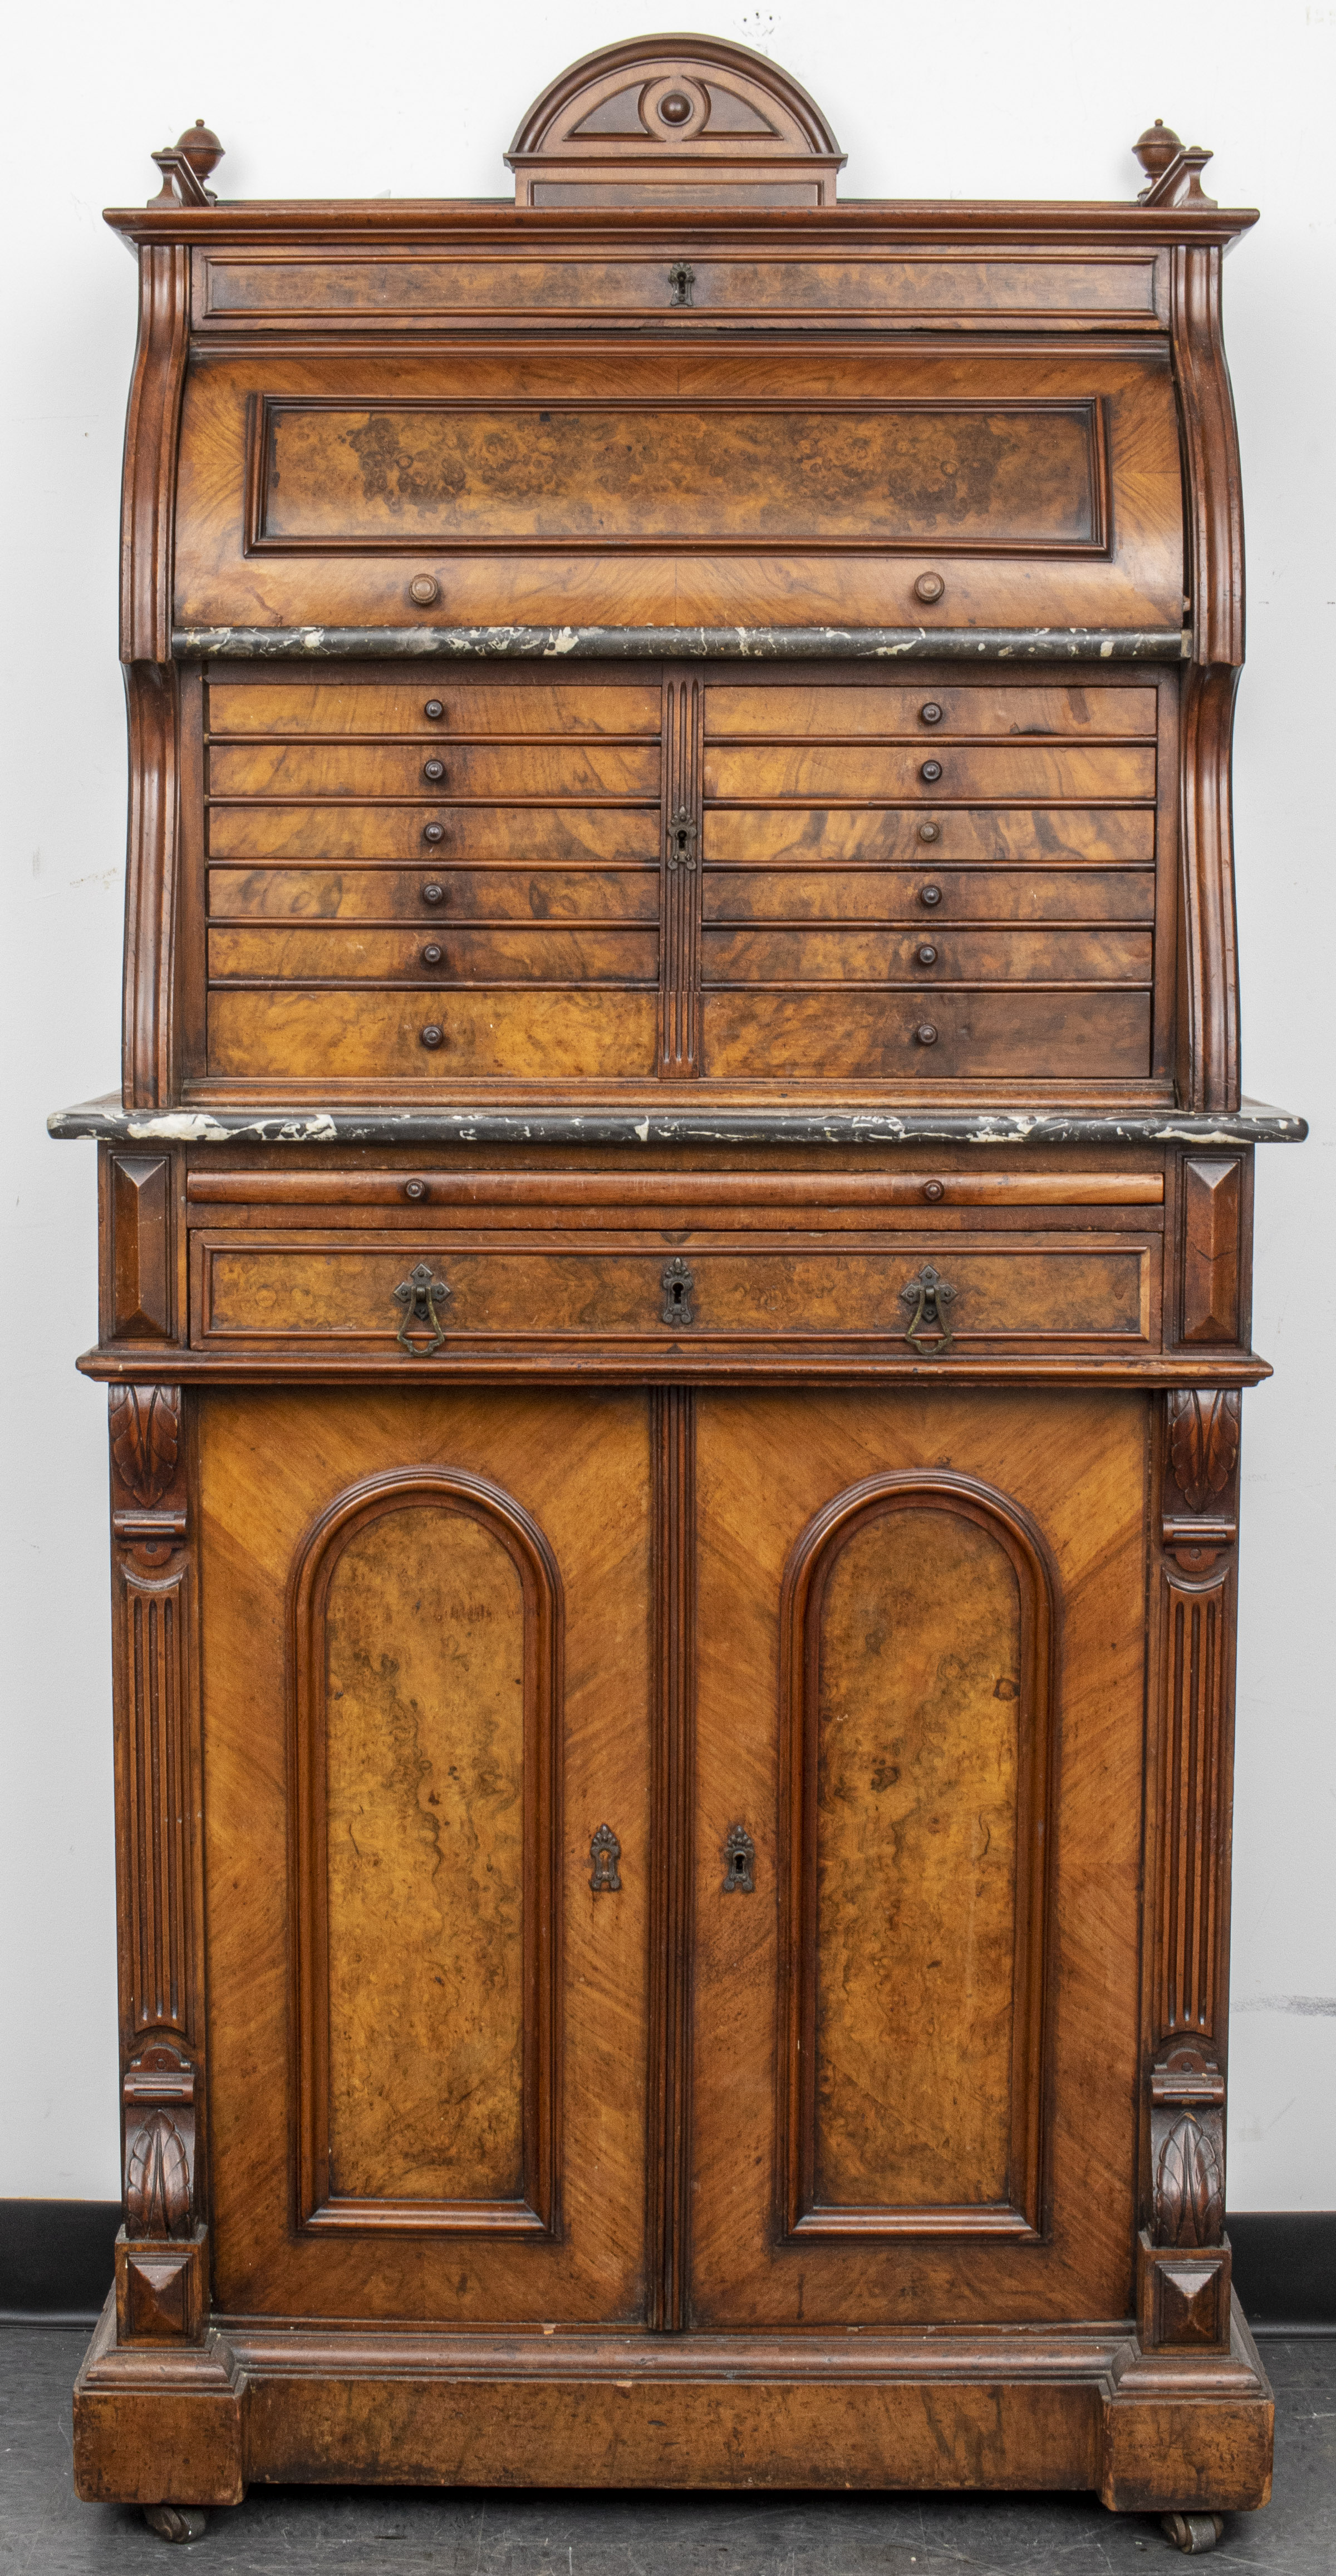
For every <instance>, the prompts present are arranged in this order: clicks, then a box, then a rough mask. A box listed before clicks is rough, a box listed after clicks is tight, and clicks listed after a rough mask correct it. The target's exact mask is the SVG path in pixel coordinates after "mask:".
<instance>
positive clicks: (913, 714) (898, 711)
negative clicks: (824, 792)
mask: <svg viewBox="0 0 1336 2576" xmlns="http://www.w3.org/2000/svg"><path fill="white" fill-rule="evenodd" d="M1155 726H1156V691H1155V690H1154V689H1153V688H1146V687H1145V686H1144V685H1136V684H1133V685H1127V686H1117V685H1115V686H1112V687H1111V686H1110V685H1109V683H1108V682H1107V681H1104V682H1098V681H1096V682H1092V683H1090V684H1087V685H1077V686H1068V687H1065V688H1028V687H1022V688H1013V689H1009V688H1003V687H998V686H996V685H994V686H992V687H985V686H982V685H980V684H977V683H970V682H966V683H965V684H964V685H963V686H962V685H961V684H960V683H959V682H954V681H953V682H949V683H947V684H946V685H943V684H941V683H940V682H938V681H934V682H933V683H932V685H931V686H929V685H928V684H927V683H926V682H925V681H922V680H921V681H920V682H919V684H918V686H917V688H914V687H898V688H896V687H889V686H887V685H886V684H885V683H884V682H877V681H869V682H868V683H866V685H864V686H862V687H853V688H850V687H847V686H841V685H840V683H839V682H838V681H836V682H829V683H819V684H818V685H816V686H809V685H807V684H804V683H798V684H795V685H792V686H790V687H787V688H766V687H757V688H736V687H730V686H729V685H728V684H727V683H724V684H722V685H719V686H714V687H709V688H707V689H706V692H705V736H706V740H707V741H718V740H721V739H722V740H727V741H733V742H745V741H746V740H748V739H749V738H750V739H752V740H756V739H761V740H765V741H775V740H779V741H789V742H792V741H794V740H795V739H796V738H798V737H805V738H806V739H808V740H809V741H827V742H838V741H847V740H849V739H853V740H855V741H857V740H862V741H867V740H868V739H869V737H880V738H886V737H888V736H890V737H894V736H896V735H899V736H901V737H902V738H905V739H907V740H909V741H910V742H917V741H919V740H920V739H926V737H927V736H929V735H931V736H932V737H933V738H934V740H937V741H941V740H943V739H945V738H949V737H951V736H952V735H955V736H957V737H958V736H960V735H962V734H964V735H969V734H996V735H999V736H1001V737H1003V738H1006V737H1008V736H1010V737H1012V738H1014V737H1015V736H1016V735H1018V734H1020V735H1025V734H1059V735H1062V736H1064V737H1072V736H1075V737H1076V738H1078V739H1079V738H1080V737H1081V736H1083V735H1085V736H1092V737H1094V738H1095V739H1098V738H1099V736H1100V735H1102V734H1121V735H1126V734H1153V733H1154V732H1155ZM921 757H922V754H920V758H921Z"/></svg>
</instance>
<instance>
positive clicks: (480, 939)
mask: <svg viewBox="0 0 1336 2576" xmlns="http://www.w3.org/2000/svg"><path fill="white" fill-rule="evenodd" d="M1152 953H1153V942H1152V938H1151V934H1150V932H1149V931H1143V930H1123V929H1109V928H1101V929H1099V930H1089V931H1080V930H1037V931H1028V930H1023V929H1001V930H994V931H987V930H975V931H970V930H955V931H952V932H951V933H950V934H949V935H946V934H940V935H934V936H931V937H929V936H927V935H926V932H925V930H919V931H916V932H913V933H911V934H909V935H905V934H903V933H897V932H895V931H891V930H882V929H877V928H868V927H864V928H854V927H847V928H834V929H806V928H803V929H796V930H795V929H783V928H778V927H774V926H770V927H766V928H764V929H755V930H724V929H718V930H712V929H707V930H705V931H704V932H703V934H702V939H701V960H700V967H701V981H702V983H703V984H706V985H709V984H736V983H759V984H783V985H797V984H807V983H877V984H887V983H890V984H895V983H912V984H916V985H922V984H932V983H937V982H944V983H964V984H997V983H1049V984H1146V983H1149V981H1150V976H1151V967H1152ZM658 973H659V935H658V930H657V927H656V928H654V929H644V930H602V929H569V928H567V927H566V926H565V925H563V924H560V923H548V924H545V925H542V926H536V927H534V928H532V929H526V928H515V929H510V928H494V927H492V926H490V925H489V926H487V927H485V928H477V927H471V926H468V925H466V924H463V923H459V922H452V923H451V925H450V927H449V929H448V930H445V929H444V928H443V929H442V932H441V935H440V936H439V937H433V938H431V939H428V940H425V941H424V940H423V938H422V936H421V934H420V933H417V934H415V933H414V932H412V931H407V930H397V929H395V930H355V929H352V928H346V927H343V926H341V925H339V924H338V923H335V924H333V925H328V926H317V927H313V928H302V929H300V930H288V929H277V928H260V929H255V928H250V927H247V928H232V929H221V928H219V929H214V930H211V931H210V933H209V978H210V981H211V982H212V983H214V984H219V983H236V982H243V983H297V984H311V983H344V982H349V981H357V982H362V981H371V982H393V983H405V982H406V983H410V984H428V985H432V984H441V983H448V982H451V981H460V982H465V983H481V982H501V983H509V982H511V981H516V980H517V981H520V982H534V981H537V982H543V983H551V984H558V985H563V984H654V983H657V981H658Z"/></svg>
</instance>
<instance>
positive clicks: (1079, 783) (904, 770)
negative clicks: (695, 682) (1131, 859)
mask: <svg viewBox="0 0 1336 2576" xmlns="http://www.w3.org/2000/svg"><path fill="white" fill-rule="evenodd" d="M705 793H706V795H707V796H709V797H730V798H733V799H735V800H737V799H741V798H748V799H750V798H754V797H769V796H804V797H806V796H840V797H860V798H861V797H868V798H870V799H872V800H874V801H875V800H885V801H887V802H890V801H894V802H896V803H902V802H904V801H905V800H906V799H910V800H912V801H913V802H915V803H923V804H932V805H936V804H945V803H948V802H965V803H968V802H969V801H970V800H971V799H973V798H976V797H993V796H996V797H999V798H1005V799H1006V801H1007V802H1008V803H1009V804H1020V803H1023V802H1024V801H1025V800H1026V799H1027V798H1029V797H1032V796H1043V797H1047V796H1074V797H1082V796H1108V797H1122V798H1127V797H1138V796H1139V797H1146V796H1153V795H1154V793H1155V748H1154V745H1153V744H1149V743H1148V744H1132V743H1127V744H1111V745H1105V746H1104V747H1103V748H1102V749H1097V748H1095V747H1094V746H1092V745H1087V744H1084V743H1070V744H1069V743H1061V744H1058V743H1044V744H1039V743H1035V744H1030V743H1026V744H1023V745H1022V744H1016V743H998V744H997V745H993V744H991V743H988V744H983V745H979V744H975V745H968V744H963V743H950V742H944V743H940V744H933V745H931V746H929V745H925V744H921V743H914V744H912V745H907V744H902V745H895V744H891V743H886V744H879V745H875V746H874V745H872V744H870V743H766V744H760V743H756V744H751V743H736V744H734V743H729V744H722V743H716V744H714V745H713V746H711V747H707V750H706V754H705Z"/></svg>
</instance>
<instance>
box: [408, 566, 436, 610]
mask: <svg viewBox="0 0 1336 2576" xmlns="http://www.w3.org/2000/svg"><path fill="white" fill-rule="evenodd" d="M440 595H441V585H440V583H439V582H438V581H437V580H436V578H435V576H434V574H432V573H429V572H415V573H414V575H413V578H412V580H411V581H410V583H409V585H408V596H409V598H410V599H412V600H415V601H416V603H417V605H418V607H419V608H430V606H431V604H432V601H433V600H434V599H439V598H440Z"/></svg>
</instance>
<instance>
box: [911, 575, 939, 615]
mask: <svg viewBox="0 0 1336 2576" xmlns="http://www.w3.org/2000/svg"><path fill="white" fill-rule="evenodd" d="M945 588H946V583H945V582H944V581H943V579H942V576H941V574H940V573H939V572H921V573H920V574H919V577H918V580H917V581H916V582H915V584H914V597H915V599H922V600H924V601H926V603H927V605H928V606H929V607H931V606H932V603H933V601H934V600H935V599H940V598H941V596H942V593H943V591H944V590H945Z"/></svg>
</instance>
